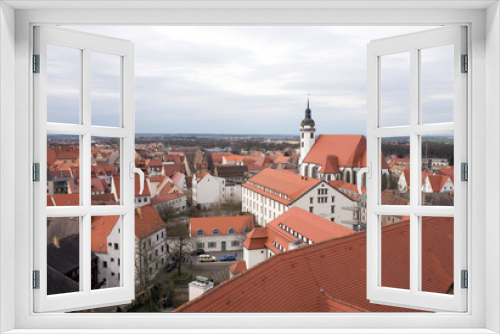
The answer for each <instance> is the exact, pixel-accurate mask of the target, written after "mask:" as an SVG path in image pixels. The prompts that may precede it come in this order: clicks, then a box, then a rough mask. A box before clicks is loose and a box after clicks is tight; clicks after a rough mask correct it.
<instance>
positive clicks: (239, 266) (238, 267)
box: [229, 261, 247, 275]
mask: <svg viewBox="0 0 500 334" xmlns="http://www.w3.org/2000/svg"><path fill="white" fill-rule="evenodd" d="M229 271H230V272H231V274H233V275H238V274H242V273H244V272H245V271H247V264H246V262H245V261H238V262H236V263H235V264H233V265H231V266H230V267H229Z"/></svg>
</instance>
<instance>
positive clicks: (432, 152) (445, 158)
mask: <svg viewBox="0 0 500 334" xmlns="http://www.w3.org/2000/svg"><path fill="white" fill-rule="evenodd" d="M421 141H422V192H423V194H422V196H421V198H422V205H433V206H436V205H441V206H453V202H454V201H453V195H454V191H453V188H454V181H455V180H454V169H453V164H454V162H453V152H454V143H453V142H454V136H453V134H448V135H428V136H422V137H421Z"/></svg>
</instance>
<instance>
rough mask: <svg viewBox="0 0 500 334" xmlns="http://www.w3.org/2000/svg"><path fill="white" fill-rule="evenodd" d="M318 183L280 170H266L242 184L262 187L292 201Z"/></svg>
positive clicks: (315, 180)
mask: <svg viewBox="0 0 500 334" xmlns="http://www.w3.org/2000/svg"><path fill="white" fill-rule="evenodd" d="M319 182H320V181H319V180H317V179H313V178H307V177H306V178H304V177H303V176H300V175H295V174H291V173H286V172H283V171H280V170H276V169H271V168H266V169H264V170H262V171H260V172H259V173H258V174H257V175H255V176H254V177H252V178H251V179H250V180H248V181H247V183H245V184H244V186H245V187H247V185H249V186H253V187H258V186H260V187H263V188H267V189H270V190H274V191H276V192H278V193H281V194H283V195H286V196H288V199H289V200H290V201H294V200H295V199H297V198H298V197H300V196H301V195H302V194H304V193H305V192H307V191H308V190H309V189H311V188H312V187H314V186H315V185H316V184H318V183H319Z"/></svg>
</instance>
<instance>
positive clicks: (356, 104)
mask: <svg viewBox="0 0 500 334" xmlns="http://www.w3.org/2000/svg"><path fill="white" fill-rule="evenodd" d="M68 28H71V29H78V30H82V31H87V32H92V33H96V34H100V35H107V36H112V37H117V38H123V39H127V40H131V41H132V43H133V44H134V45H135V101H136V103H135V110H136V132H138V133H144V132H155V133H225V134H232V133H234V134H298V132H299V125H300V121H301V120H302V119H303V117H304V109H305V107H306V101H307V95H308V94H310V95H311V109H312V116H313V119H314V120H315V121H316V127H317V132H318V133H360V134H364V133H365V132H366V46H367V44H368V43H369V41H370V40H374V39H378V38H384V37H389V36H395V35H400V34H404V33H411V32H415V31H420V30H425V29H429V28H430V27H319V26H314V27H295V26H293V27H208V26H207V27H76V28H75V27H68ZM449 50H451V49H449ZM449 50H448V51H449ZM70 51H73V50H70ZM66 53H67V54H66ZM66 53H65V52H52V56H51V57H49V59H48V64H49V83H48V87H49V100H48V109H49V121H57V120H59V121H64V122H73V121H74V118H71V117H77V116H76V115H77V114H78V110H77V108H78V107H77V104H75V103H73V106H74V108H76V109H75V110H74V111H73V112H74V114H73V115H75V116H71V112H70V111H71V110H72V109H71V99H73V101H77V96H78V87H77V85H78V83H77V82H78V79H75V76H76V77H77V76H78V66H73V67H72V66H70V65H69V64H73V63H76V61H74V59H77V58H75V55H73V56H72V57H73V58H70V55H69V54H70V53H71V52H66ZM448 53H449V52H448ZM438 54H439V52H438ZM76 57H78V55H76ZM60 58H65V59H63V61H61V59H60ZM106 58H109V59H106ZM393 58H394V59H393V60H389V59H388V60H387V61H385V62H383V66H386V67H387V75H386V76H385V77H383V78H384V79H385V80H383V82H382V84H383V88H382V90H383V94H382V95H383V98H384V99H385V100H384V102H383V107H384V108H385V109H384V110H387V115H388V116H387V117H386V118H385V119H387V121H384V120H383V123H384V125H402V123H405V120H406V119H407V117H408V116H407V115H406V114H407V111H408V108H407V105H408V101H407V99H408V88H407V87H408V78H409V77H408V73H409V72H408V71H409V65H408V64H409V63H407V59H405V57H404V55H403V56H394V57H393ZM51 59H52V62H51ZM69 59H72V60H69ZM92 59H93V65H92V66H93V67H92V94H93V95H92V106H93V113H92V116H93V120H94V122H93V124H95V125H117V123H118V121H117V120H118V118H117V115H118V108H119V106H118V98H117V97H118V87H119V81H118V70H119V68H118V65H117V64H118V63H117V62H116V61H115V59H113V57H112V56H108V57H100V58H99V59H98V58H97V55H96V56H95V57H93V58H92ZM426 59H430V60H431V61H432V59H433V58H432V55H430V56H428V57H427V58H426ZM436 59H437V58H436ZM423 61H424V59H423ZM61 63H66V64H67V65H66V67H61ZM50 64H52V65H53V66H52V67H51V66H50ZM55 65H57V66H59V67H58V68H59V69H60V70H55V69H54V68H55ZM51 68H53V70H52V72H51ZM448 68H450V66H448ZM424 69H425V71H424ZM452 69H453V68H452V67H451V71H452ZM422 71H423V75H425V78H427V79H426V80H435V81H436V80H437V81H438V82H437V86H436V87H432V89H431V92H430V93H429V92H428V93H427V95H426V96H427V98H428V101H427V100H426V101H427V102H428V103H427V102H426V101H423V105H424V106H425V108H426V110H429V111H428V112H427V114H426V115H429V116H428V120H429V121H431V120H432V121H443V120H448V119H449V118H450V115H451V112H452V109H453V106H452V101H451V98H452V88H451V93H450V88H449V87H450V83H451V87H453V86H452V77H451V78H450V75H449V73H448V72H450V71H447V70H443V64H442V62H441V63H440V62H434V63H432V62H431V63H430V65H428V66H424V65H423V70H422ZM51 73H52V75H51ZM443 73H445V74H446V73H448V75H445V74H443ZM450 73H452V72H450ZM423 80H424V78H423ZM71 82H73V89H71V87H72V85H71ZM75 85H76V86H75ZM60 87H64V89H63V90H60V89H59V88H60ZM429 87H431V86H429ZM61 92H64V94H60V93H61ZM72 94H73V95H72ZM396 96H397V98H396ZM429 101H430V102H429ZM426 103H427V104H426ZM75 106H76V107H75ZM74 108H73V109H74ZM433 108H434V109H436V110H434V111H432V112H431V110H433ZM437 110H439V111H440V112H437ZM405 113H406V114H405ZM396 115H403V116H404V118H402V117H401V116H396ZM430 115H433V116H432V117H431V116H430ZM425 117H427V116H425ZM425 117H424V118H425ZM400 123H401V124H400Z"/></svg>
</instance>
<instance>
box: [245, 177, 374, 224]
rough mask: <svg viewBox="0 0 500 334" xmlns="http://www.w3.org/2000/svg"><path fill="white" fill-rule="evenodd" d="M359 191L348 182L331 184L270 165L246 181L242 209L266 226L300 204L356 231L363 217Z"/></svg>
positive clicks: (307, 209) (303, 207) (300, 206)
mask: <svg viewBox="0 0 500 334" xmlns="http://www.w3.org/2000/svg"><path fill="white" fill-rule="evenodd" d="M348 185H350V187H348ZM363 189H364V188H363ZM357 191H358V190H357V187H356V186H354V185H351V184H348V183H347V182H343V181H335V182H333V183H332V182H330V183H328V182H326V181H320V180H318V179H313V178H309V177H304V176H301V175H297V174H293V173H290V172H288V171H284V170H276V169H271V168H266V169H264V170H263V171H261V172H260V173H258V174H257V175H255V176H254V177H252V178H251V179H250V180H248V181H247V182H246V183H244V184H243V190H242V211H243V212H249V213H251V214H253V215H254V217H255V221H256V222H257V223H258V224H259V225H261V226H266V224H267V223H268V222H270V221H271V220H273V219H276V218H277V217H279V216H280V215H282V214H283V213H285V212H286V211H288V210H289V209H290V208H291V207H294V206H297V207H299V208H302V209H304V210H306V211H309V212H311V213H314V214H316V215H319V216H321V217H323V218H325V219H328V220H330V221H332V222H337V223H340V224H344V225H346V226H348V227H349V228H351V229H353V230H356V229H357V226H356V225H358V223H354V221H359V220H360V218H359V210H358V209H355V207H357V206H359V200H360V194H358V192H357ZM364 191H365V190H363V193H364Z"/></svg>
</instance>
